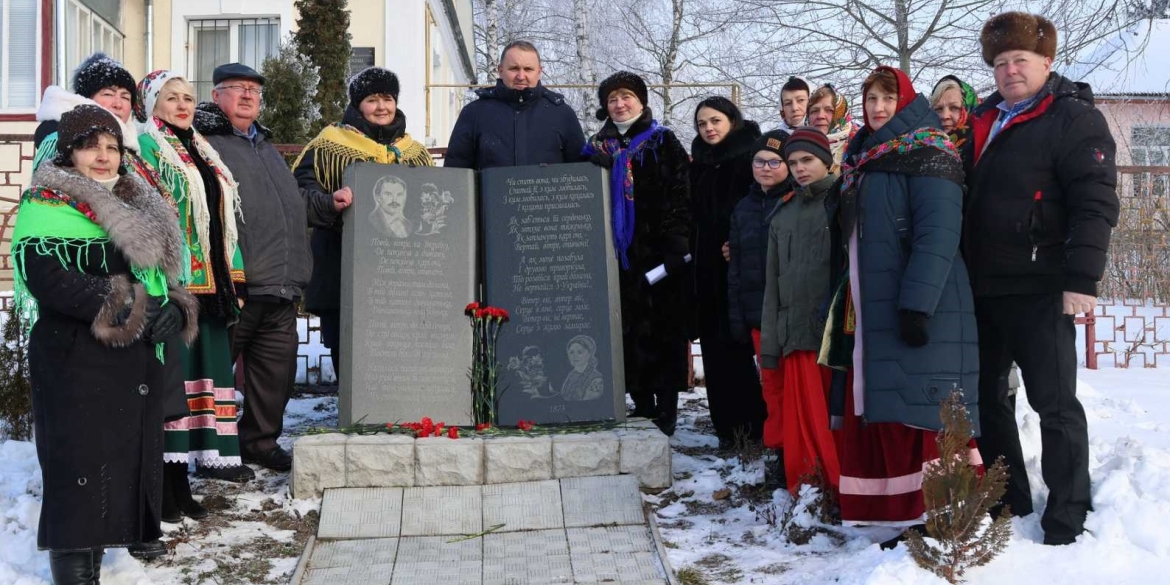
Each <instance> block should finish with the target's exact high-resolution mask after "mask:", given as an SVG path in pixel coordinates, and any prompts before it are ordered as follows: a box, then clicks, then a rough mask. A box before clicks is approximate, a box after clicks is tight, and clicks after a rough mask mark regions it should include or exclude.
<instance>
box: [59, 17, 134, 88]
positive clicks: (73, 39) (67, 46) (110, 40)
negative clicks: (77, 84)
mask: <svg viewBox="0 0 1170 585" xmlns="http://www.w3.org/2000/svg"><path fill="white" fill-rule="evenodd" d="M63 16H64V18H65V38H63V39H61V51H62V52H63V54H64V55H65V70H64V71H63V72H61V77H62V79H61V85H62V86H64V87H68V88H71V89H72V81H73V72H74V71H76V70H77V66H78V65H81V62H82V61H85V59H86V58H87V57H89V56H90V55H93V54H94V53H105V54H106V55H109V56H110V57H111V58H113V59H114V60H116V61H119V62H121V61H122V41H123V40H124V39H125V37H123V36H122V33H120V32H118V29H116V28H114V26H113V25H112V24H110V23H109V22H108V21H107V20H106V19H104V18H102V17H101V16H99V15H98V14H97V13H95V12H94V11H93V10H92V9H90V8H89V7H87V6H86V5H85V4H84V3H83V2H81V1H80V0H66V2H65V10H64V14H63Z"/></svg>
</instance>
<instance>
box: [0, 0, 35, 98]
mask: <svg viewBox="0 0 1170 585" xmlns="http://www.w3.org/2000/svg"><path fill="white" fill-rule="evenodd" d="M34 2H35V4H36V7H37V26H36V30H35V31H33V34H34V36H35V38H36V40H35V41H34V42H35V43H36V49H35V51H36V52H35V55H36V61H37V62H36V73H35V76H36V81H35V84H36V85H35V88H36V89H35V90H34V91H33V93H34V94H35V95H34V98H33V107H31V108H10V107H8V60H9V59H10V58H11V57H12V51H11V50H8V48H7V47H8V41H9V40H10V39H12V35H11V34H10V30H9V27H10V26H12V19H11V18H9V12H10V10H11V8H12V4H11V3H10V2H0V10H3V11H4V27H3V30H2V31H0V42H2V43H4V52H3V59H2V61H0V112H3V113H5V114H32V113H36V111H37V108H38V107H40V105H41V74H42V71H41V51H43V50H44V40H43V39H42V38H41V19H42V18H44V14H43V12H42V6H41V2H40V0H34Z"/></svg>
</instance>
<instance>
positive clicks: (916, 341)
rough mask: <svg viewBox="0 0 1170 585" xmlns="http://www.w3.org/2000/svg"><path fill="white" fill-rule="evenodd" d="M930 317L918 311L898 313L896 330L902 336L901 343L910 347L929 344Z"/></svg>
mask: <svg viewBox="0 0 1170 585" xmlns="http://www.w3.org/2000/svg"><path fill="white" fill-rule="evenodd" d="M929 325H930V317H927V316H926V314H925V313H919V312H918V311H907V310H905V309H903V310H901V311H898V329H899V332H900V333H901V334H902V341H905V342H906V345H909V346H910V347H922V346H924V345H926V344H927V343H928V342H930V332H929V331H928V329H927V328H928V326H929Z"/></svg>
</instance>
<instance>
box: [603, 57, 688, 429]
mask: <svg viewBox="0 0 1170 585" xmlns="http://www.w3.org/2000/svg"><path fill="white" fill-rule="evenodd" d="M597 97H598V100H599V101H600V102H601V107H600V108H599V109H598V110H597V119H599V120H605V125H604V126H602V128H601V130H600V131H598V133H597V134H595V135H594V136H593V137H592V138H590V139H589V141H588V142H587V143H586V146H585V154H586V155H587V156H590V157H591V160H592V161H593V162H594V163H595V164H597V165H599V166H604V167H608V168H610V169H611V171H612V174H611V175H610V177H611V180H612V182H613V184H612V185H611V186H610V190H611V197H612V198H613V209H614V212H613V223H614V226H613V228H614V229H613V232H614V244H615V248H617V252H618V258H619V261H620V263H621V273H620V277H619V281H620V283H621V298H622V343H623V347H624V350H625V356H624V357H625V369H626V372H625V374H626V390H627V391H628V392H629V393H630V396H631V397H632V398H633V399H634V405H635V408H634V413H633V414H634V415H635V416H644V417H647V418H651V419H654V421H655V423H656V424H657V425H658V427H659V428H660V429H662V432H664V433H666V434H668V435H672V434H674V427H675V421H676V419H677V415H678V394H679V391H681V390H682V389H683V388H684V387H685V386H686V378H687V343H689V340H688V339H687V331H686V327H685V320H686V318H685V315H686V314H687V313H688V312H689V311H690V303H689V295H688V294H687V292H688V287H689V284H690V274H689V270H688V268H689V267H688V266H687V261H686V257H687V255H688V254H689V253H690V234H691V225H690V224H691V210H690V207H689V191H690V183H689V181H688V178H687V153H686V151H685V150H683V147H682V144H681V143H679V141H678V138H677V137H675V135H674V132H671V131H670V130H669V129H667V128H666V127H664V126H660V125H659V124H658V121H657V120H655V119H654V114H653V113H652V112H651V111H650V108H648V107H647V106H646V102H647V99H648V92H647V89H646V82H645V81H644V80H642V78H641V77H638V76H637V75H634V74H633V73H629V72H627V71H619V72H618V73H615V74H613V75H611V76H610V77H609V78H607V79H606V80H605V81H603V82H601V85H600V87H598V90H597ZM659 266H664V267H665V269H666V276H665V277H664V278H662V279H661V280H659V281H657V282H655V283H653V284H652V283H650V281H649V280H647V278H646V273H647V272H650V271H651V270H654V269H655V268H657V267H659Z"/></svg>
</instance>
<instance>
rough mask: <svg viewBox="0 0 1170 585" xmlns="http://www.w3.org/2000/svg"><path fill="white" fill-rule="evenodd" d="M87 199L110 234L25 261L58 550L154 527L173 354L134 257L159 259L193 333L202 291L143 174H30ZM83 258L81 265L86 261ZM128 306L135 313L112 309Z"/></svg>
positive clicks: (40, 441)
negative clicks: (189, 281)
mask: <svg viewBox="0 0 1170 585" xmlns="http://www.w3.org/2000/svg"><path fill="white" fill-rule="evenodd" d="M32 185H33V187H45V188H48V189H51V190H53V191H54V192H56V193H57V194H58V195H63V196H67V197H69V198H71V199H73V200H75V201H79V202H83V203H87V204H88V205H89V206H90V208H91V209H92V210H93V213H94V216H95V217H96V218H97V219H96V221H97V223H98V224H99V225H101V226H102V227H103V228H105V230H106V231H107V232H108V233H109V242H107V243H105V244H90V246H89V249H88V250H86V251H83V252H77V253H76V254H77V256H76V257H79V258H81V259H82V261H81V264H80V267H78V265H77V264H76V263H70V264H69V265H68V266H65V265H63V264H62V262H61V261H59V260H58V259H57V258H56V257H55V256H41V255H39V254H37V253H36V252H35V251H34V250H32V249H28V250H26V252H25V254H24V268H25V270H26V283H27V284H28V289H29V292H30V293H31V294H32V295H33V297H35V298H36V300H37V303H38V306H39V311H40V317H39V319H38V320H37V322H36V324H35V325H34V326H33V329H32V334H31V337H30V339H29V367H30V369H31V373H32V402H33V423H34V429H35V435H36V444H37V457H38V459H39V460H40V463H41V474H42V477H43V478H44V505H43V506H42V507H41V519H40V528H39V530H38V533H37V545H38V546H39V547H40V548H48V549H51V550H71V549H86V548H94V547H99V546H103V547H119V546H125V545H127V544H132V543H135V542H143V541H149V540H153V539H155V538H158V536H159V535H160V534H161V532H160V530H159V518H160V506H161V496H162V463H163V460H162V454H163V428H162V427H163V402H164V395H165V394H166V393H167V391H168V389H167V388H166V387H165V386H166V384H167V383H168V380H170V381H172V382H173V380H175V379H176V378H175V377H174V376H171V375H169V374H168V372H167V371H166V369H167V368H178V367H180V361H181V360H180V359H179V356H178V352H177V351H176V350H177V345H176V344H175V343H174V342H172V343H169V344H168V346H169V347H170V351H168V352H167V356H166V357H167V360H166V363H165V365H164V364H163V363H161V362H159V360H158V358H157V357H156V355H155V347H154V346H153V345H150V344H147V343H146V342H144V341H142V333H143V330H144V329H145V327H146V326H147V318H146V317H145V308H146V301H147V295H146V292H145V289H144V288H143V286H142V284H141V283H138V282H136V281H135V278H134V276H133V274H132V273H131V270H130V267H131V263H132V262H133V263H134V264H135V265H138V266H159V267H161V268H163V270H164V272H166V274H167V276H168V277H169V278H170V279H171V281H172V286H171V287H170V298H171V300H172V301H174V302H177V303H178V304H179V307H180V308H182V309H183V311H184V316H185V317H186V327H185V329H184V331H183V341H184V342H187V343H189V342H190V341H191V340H193V339H194V337H195V335H196V333H197V331H198V315H197V308H196V307H197V305H196V303H195V300H194V298H193V297H192V296H191V295H190V294H189V293H187V292H186V290H184V289H183V288H182V287H181V286H177V285H175V284H173V283H174V282H176V279H177V276H178V274H179V270H180V269H181V266H182V262H184V261H186V260H185V258H183V255H182V247H181V246H182V245H181V243H180V241H179V224H178V219H177V216H176V215H175V211H174V209H172V208H171V207H170V206H169V204H168V203H167V202H166V201H164V200H163V198H162V197H161V196H160V195H159V194H158V192H157V191H154V190H153V189H151V188H150V187H149V186H147V184H146V183H145V182H144V181H143V180H142V179H141V178H139V177H137V176H135V175H124V176H122V177H121V178H119V180H118V182H117V184H116V185H115V186H114V189H113V192H111V191H108V190H106V189H105V188H104V187H102V186H101V185H99V184H98V183H97V182H95V181H93V180H91V179H88V178H86V177H84V176H82V175H81V174H79V173H78V172H77V171H76V170H74V169H71V168H61V167H57V166H56V165H54V164H53V163H51V162H45V163H44V164H42V165H41V166H40V167H39V168H38V169H37V172H36V174H35V175H34V176H33V180H32ZM79 268H80V269H79ZM126 306H129V307H131V311H130V314H129V317H128V318H127V319H126V320H125V322H124V323H120V324H119V323H118V322H117V321H116V320H115V319H114V317H115V316H116V315H117V314H118V313H119V312H121V311H122V309H123V308H124V307H126Z"/></svg>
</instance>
